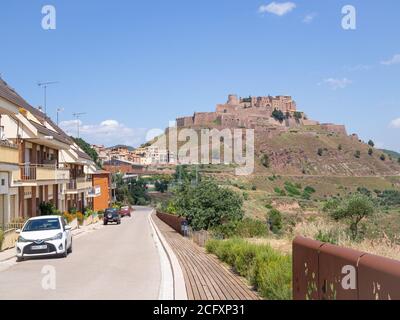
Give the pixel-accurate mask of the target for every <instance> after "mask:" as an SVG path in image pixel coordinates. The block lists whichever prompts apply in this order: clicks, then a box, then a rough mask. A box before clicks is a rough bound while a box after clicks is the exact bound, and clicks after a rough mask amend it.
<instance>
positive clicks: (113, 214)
mask: <svg viewBox="0 0 400 320" xmlns="http://www.w3.org/2000/svg"><path fill="white" fill-rule="evenodd" d="M103 222H104V225H107V224H109V223H110V222H115V223H116V224H121V216H120V214H119V210H118V209H115V208H110V209H107V210H106V211H105V212H104V219H103Z"/></svg>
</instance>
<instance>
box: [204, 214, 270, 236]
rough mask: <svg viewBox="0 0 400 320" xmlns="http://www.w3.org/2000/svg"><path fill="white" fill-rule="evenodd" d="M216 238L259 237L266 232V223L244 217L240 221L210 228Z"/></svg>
mask: <svg viewBox="0 0 400 320" xmlns="http://www.w3.org/2000/svg"><path fill="white" fill-rule="evenodd" d="M211 232H212V234H213V236H214V237H216V238H223V239H226V238H232V237H241V238H261V237H265V236H266V235H267V234H268V228H267V224H266V223H265V222H263V221H261V220H257V219H252V218H244V219H243V220H242V221H235V222H230V223H225V224H222V225H219V226H216V227H214V228H212V230H211Z"/></svg>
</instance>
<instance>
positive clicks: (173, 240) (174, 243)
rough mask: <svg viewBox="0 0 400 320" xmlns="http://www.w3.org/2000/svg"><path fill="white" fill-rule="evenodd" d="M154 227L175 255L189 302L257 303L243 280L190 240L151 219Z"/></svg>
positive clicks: (158, 220)
mask: <svg viewBox="0 0 400 320" xmlns="http://www.w3.org/2000/svg"><path fill="white" fill-rule="evenodd" d="M152 218H153V220H154V222H155V223H156V225H157V227H158V228H159V229H160V231H161V232H162V234H163V236H164V238H165V239H166V241H168V243H169V245H170V246H171V248H172V250H173V251H174V253H175V254H176V256H177V258H178V260H179V263H180V265H181V268H182V272H183V276H184V278H185V284H186V291H187V296H188V299H189V300H259V299H260V297H259V296H258V294H257V293H256V292H255V291H254V290H252V289H251V288H249V286H248V285H247V284H246V282H245V279H243V278H241V277H239V276H238V275H236V274H234V273H233V272H232V271H230V270H229V269H228V268H227V267H225V266H224V265H223V264H222V263H221V262H220V261H219V260H218V259H217V258H216V257H214V256H213V255H210V254H207V253H206V252H205V250H204V249H202V248H200V247H199V246H197V245H196V244H194V243H193V242H192V241H190V240H188V239H186V238H184V237H182V236H181V235H180V234H179V233H177V232H176V231H175V230H173V229H172V228H171V227H169V226H168V225H167V224H165V223H164V222H163V221H161V220H160V219H159V218H157V216H156V215H155V214H153V216H152Z"/></svg>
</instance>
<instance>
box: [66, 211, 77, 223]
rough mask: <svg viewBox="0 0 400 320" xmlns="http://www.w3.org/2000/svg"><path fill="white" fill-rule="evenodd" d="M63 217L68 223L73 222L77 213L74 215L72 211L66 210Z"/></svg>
mask: <svg viewBox="0 0 400 320" xmlns="http://www.w3.org/2000/svg"><path fill="white" fill-rule="evenodd" d="M63 218H64V219H65V220H67V222H68V223H71V222H72V221H74V220H75V218H76V215H73V214H71V213H69V212H64V214H63Z"/></svg>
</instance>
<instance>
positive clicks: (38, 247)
mask: <svg viewBox="0 0 400 320" xmlns="http://www.w3.org/2000/svg"><path fill="white" fill-rule="evenodd" d="M45 249H47V246H46V245H43V246H32V250H45Z"/></svg>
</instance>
